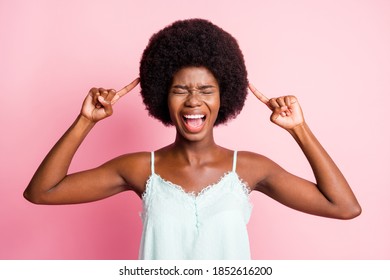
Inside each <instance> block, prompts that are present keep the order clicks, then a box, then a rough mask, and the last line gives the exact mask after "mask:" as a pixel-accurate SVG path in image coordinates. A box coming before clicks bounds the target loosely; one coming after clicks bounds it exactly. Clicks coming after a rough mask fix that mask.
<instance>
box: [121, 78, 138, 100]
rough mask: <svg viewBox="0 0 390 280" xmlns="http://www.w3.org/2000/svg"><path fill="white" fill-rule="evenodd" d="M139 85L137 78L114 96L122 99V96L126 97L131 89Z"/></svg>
mask: <svg viewBox="0 0 390 280" xmlns="http://www.w3.org/2000/svg"><path fill="white" fill-rule="evenodd" d="M138 83H139V78H137V79H135V80H134V81H132V82H131V83H130V84H128V85H127V86H125V87H124V88H122V89H121V90H120V91H118V92H117V93H116V95H118V96H119V97H122V96H124V95H126V94H127V93H128V92H130V91H131V90H132V89H133V88H135V87H136V86H137V85H138Z"/></svg>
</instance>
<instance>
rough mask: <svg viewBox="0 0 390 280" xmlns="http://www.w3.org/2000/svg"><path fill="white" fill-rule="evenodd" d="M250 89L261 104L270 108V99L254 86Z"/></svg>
mask: <svg viewBox="0 0 390 280" xmlns="http://www.w3.org/2000/svg"><path fill="white" fill-rule="evenodd" d="M249 89H250V90H251V92H252V93H253V94H254V95H255V96H256V97H257V98H258V99H259V100H260V101H261V102H263V103H264V104H265V105H267V106H268V102H269V99H268V98H267V97H266V96H265V95H264V94H262V93H261V92H260V91H258V90H257V89H256V88H255V87H254V86H253V85H252V84H249Z"/></svg>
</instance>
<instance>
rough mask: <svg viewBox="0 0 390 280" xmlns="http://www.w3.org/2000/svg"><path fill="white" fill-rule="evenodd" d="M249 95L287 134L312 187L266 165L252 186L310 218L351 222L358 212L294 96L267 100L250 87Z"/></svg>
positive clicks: (348, 188) (270, 164) (334, 166)
mask: <svg viewBox="0 0 390 280" xmlns="http://www.w3.org/2000/svg"><path fill="white" fill-rule="evenodd" d="M249 89H250V90H251V91H252V92H253V94H254V95H255V96H256V97H257V98H258V99H259V100H260V101H261V102H262V103H264V104H265V105H267V107H268V108H269V109H271V111H272V114H271V121H272V122H273V123H275V124H277V125H278V126H280V127H282V128H284V129H285V130H287V131H288V132H289V133H290V134H291V135H292V137H293V138H294V139H295V140H296V141H297V143H298V145H299V146H300V147H301V149H302V151H303V153H304V154H305V156H306V158H307V160H308V161H309V163H310V166H311V168H312V170H313V173H314V176H315V178H316V183H312V182H309V181H307V180H304V179H302V178H299V177H297V176H294V175H292V174H290V173H288V172H286V171H285V170H283V169H282V168H280V167H279V166H277V165H276V164H274V163H272V162H269V164H268V167H269V168H268V174H267V176H265V177H264V178H263V179H262V180H261V181H260V182H258V184H257V186H256V190H259V191H261V192H263V193H265V194H267V195H269V196H270V197H272V198H274V199H275V200H277V201H279V202H281V203H283V204H285V205H287V206H289V207H292V208H294V209H297V210H300V211H303V212H307V213H310V214H314V215H319V216H325V217H331V218H339V219H351V218H354V217H356V216H358V215H359V214H360V213H361V208H360V205H359V203H358V201H357V200H356V197H355V195H354V194H353V192H352V190H351V188H350V186H349V184H348V182H347V181H346V179H345V178H344V176H343V174H342V173H341V171H340V170H339V168H338V167H337V166H336V164H335V163H334V162H333V160H332V159H331V157H330V156H329V155H328V153H327V152H326V151H325V149H324V148H323V147H322V145H321V144H320V143H319V141H318V140H317V139H316V137H315V136H314V134H313V133H312V131H311V130H310V128H309V126H308V125H307V123H306V122H305V119H304V117H303V113H302V110H301V107H300V105H299V102H298V100H297V98H296V97H295V96H283V97H279V98H271V99H268V98H267V97H265V96H264V95H263V94H262V93H261V92H259V91H258V90H257V89H256V88H255V87H254V86H253V85H250V86H249Z"/></svg>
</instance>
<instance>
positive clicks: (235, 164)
mask: <svg viewBox="0 0 390 280" xmlns="http://www.w3.org/2000/svg"><path fill="white" fill-rule="evenodd" d="M236 166H237V151H234V155H233V168H232V171H233V172H236Z"/></svg>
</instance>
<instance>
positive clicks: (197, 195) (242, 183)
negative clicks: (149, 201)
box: [142, 171, 251, 199]
mask: <svg viewBox="0 0 390 280" xmlns="http://www.w3.org/2000/svg"><path fill="white" fill-rule="evenodd" d="M230 174H234V175H235V176H236V177H237V179H238V181H239V183H240V186H241V187H242V190H243V191H244V193H245V195H246V196H249V193H250V192H251V189H250V187H249V186H248V184H247V183H246V182H245V181H244V180H242V179H241V178H240V176H238V174H237V172H235V171H228V172H225V173H224V174H223V175H222V176H221V177H220V178H219V180H218V181H217V182H215V183H212V184H210V185H208V186H206V187H204V188H203V189H202V190H201V191H200V192H198V193H196V192H195V191H192V192H188V191H186V190H185V189H184V188H183V187H182V186H180V185H178V184H175V183H173V182H171V181H169V180H165V179H164V178H162V177H161V176H160V175H159V174H157V173H152V174H150V176H149V178H148V180H147V181H146V187H145V191H144V192H143V194H142V199H145V197H146V196H147V195H148V194H149V189H150V183H151V180H152V177H153V176H156V177H157V178H159V179H160V180H161V181H163V182H164V183H166V184H167V185H169V186H171V187H173V188H175V189H176V190H178V191H180V192H182V193H183V194H185V195H187V196H190V197H193V198H200V197H202V196H204V195H205V194H206V193H207V192H209V191H210V190H211V189H214V188H215V187H216V186H218V185H219V184H220V183H221V182H222V181H223V180H225V178H227V177H228V176H229V175H230Z"/></svg>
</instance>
